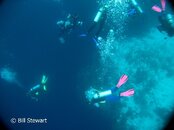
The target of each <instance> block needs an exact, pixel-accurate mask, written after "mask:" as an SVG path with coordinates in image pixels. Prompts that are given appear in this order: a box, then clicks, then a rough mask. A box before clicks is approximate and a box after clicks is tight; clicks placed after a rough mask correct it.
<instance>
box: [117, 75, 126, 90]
mask: <svg viewBox="0 0 174 130" xmlns="http://www.w3.org/2000/svg"><path fill="white" fill-rule="evenodd" d="M127 80H128V76H127V75H125V74H124V75H122V76H121V77H120V79H119V81H118V83H117V85H116V87H117V88H119V87H121V86H122V85H123V84H124V83H126V81H127Z"/></svg>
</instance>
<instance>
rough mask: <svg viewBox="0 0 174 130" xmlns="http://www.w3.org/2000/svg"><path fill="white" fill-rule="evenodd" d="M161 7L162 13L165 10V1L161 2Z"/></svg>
mask: <svg viewBox="0 0 174 130" xmlns="http://www.w3.org/2000/svg"><path fill="white" fill-rule="evenodd" d="M161 6H162V10H163V11H164V10H165V9H166V1H165V0H161Z"/></svg>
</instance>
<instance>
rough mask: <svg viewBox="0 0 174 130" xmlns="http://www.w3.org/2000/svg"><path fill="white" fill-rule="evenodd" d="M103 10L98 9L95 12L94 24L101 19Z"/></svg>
mask: <svg viewBox="0 0 174 130" xmlns="http://www.w3.org/2000/svg"><path fill="white" fill-rule="evenodd" d="M103 11H104V8H100V9H99V11H98V12H97V15H96V16H95V18H94V22H96V23H98V21H99V20H100V19H101V16H102V14H103Z"/></svg>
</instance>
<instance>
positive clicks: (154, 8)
mask: <svg viewBox="0 0 174 130" xmlns="http://www.w3.org/2000/svg"><path fill="white" fill-rule="evenodd" d="M152 10H154V11H155V12H158V13H160V12H162V9H161V8H160V7H158V6H157V5H154V6H153V7H152Z"/></svg>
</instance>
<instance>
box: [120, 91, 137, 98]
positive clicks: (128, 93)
mask: <svg viewBox="0 0 174 130" xmlns="http://www.w3.org/2000/svg"><path fill="white" fill-rule="evenodd" d="M134 93H135V91H134V89H129V90H127V91H125V92H122V93H120V96H123V97H129V96H132V95H134Z"/></svg>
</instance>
